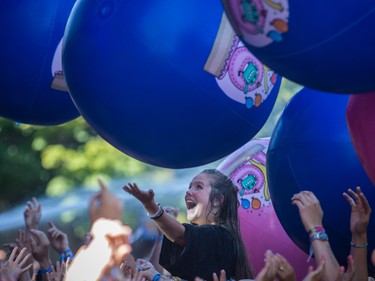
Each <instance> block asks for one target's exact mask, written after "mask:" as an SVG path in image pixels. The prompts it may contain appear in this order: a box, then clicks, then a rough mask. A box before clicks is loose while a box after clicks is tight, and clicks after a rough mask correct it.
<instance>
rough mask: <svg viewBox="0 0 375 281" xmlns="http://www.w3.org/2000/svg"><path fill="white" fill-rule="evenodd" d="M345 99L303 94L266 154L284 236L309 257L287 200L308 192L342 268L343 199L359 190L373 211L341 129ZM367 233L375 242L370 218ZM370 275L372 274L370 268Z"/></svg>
mask: <svg viewBox="0 0 375 281" xmlns="http://www.w3.org/2000/svg"><path fill="white" fill-rule="evenodd" d="M348 98H349V97H348V95H329V94H327V93H324V92H318V91H315V90H311V89H307V88H304V89H302V90H301V91H300V92H299V93H297V94H296V95H295V96H294V97H293V98H292V99H291V100H290V102H289V103H288V104H287V106H286V108H285V110H284V112H283V113H282V115H281V117H280V119H279V121H278V122H277V124H276V127H275V130H274V132H273V134H272V136H271V141H270V144H269V148H268V154H267V177H268V181H269V188H270V193H271V198H272V202H273V204H274V207H275V210H276V214H277V216H278V217H279V219H280V222H281V223H282V225H283V227H284V229H285V230H286V232H287V233H288V235H289V236H290V237H291V238H292V240H293V241H294V242H295V243H296V244H297V245H298V246H299V247H301V248H302V249H303V250H305V251H306V252H307V253H308V251H309V247H310V244H309V235H308V233H306V231H305V229H304V227H303V225H302V223H301V220H300V218H299V214H298V209H297V207H296V206H293V205H292V204H291V198H292V196H293V194H296V193H298V192H300V191H303V190H310V191H312V192H313V193H314V194H315V195H316V196H317V198H318V199H319V200H320V203H321V206H322V209H323V211H324V216H323V226H324V228H325V229H326V231H327V233H328V236H329V238H330V244H331V246H332V249H333V252H334V254H335V255H336V257H337V258H338V260H339V262H340V264H343V265H344V264H346V257H347V256H348V255H349V253H350V241H351V233H350V225H349V222H350V212H351V207H350V206H349V204H348V203H347V201H346V200H345V199H344V197H343V196H342V193H343V192H346V191H347V189H348V188H352V189H355V188H356V186H357V185H359V186H360V187H361V188H362V191H363V192H364V194H365V195H366V197H367V199H368V201H369V203H370V205H371V206H375V188H374V186H373V185H372V184H371V182H370V180H369V178H368V177H367V176H366V174H365V171H364V169H363V168H362V166H361V163H360V161H359V159H358V157H357V155H356V152H355V150H354V147H353V145H352V142H351V139H350V136H349V132H348V129H347V125H346V119H345V112H346V106H347V103H348ZM367 233H368V234H367V235H368V237H375V217H374V216H372V217H371V220H370V223H369V226H368V232H367ZM374 247H375V240H374V239H369V246H368V249H374ZM369 264H371V263H370V262H369ZM370 270H371V271H372V272H375V271H374V268H373V267H371V268H370Z"/></svg>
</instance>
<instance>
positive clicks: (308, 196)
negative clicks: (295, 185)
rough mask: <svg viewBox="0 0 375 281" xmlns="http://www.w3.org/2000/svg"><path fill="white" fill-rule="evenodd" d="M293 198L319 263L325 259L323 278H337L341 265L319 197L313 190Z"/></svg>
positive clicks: (328, 279) (324, 280)
mask: <svg viewBox="0 0 375 281" xmlns="http://www.w3.org/2000/svg"><path fill="white" fill-rule="evenodd" d="M291 200H292V204H293V205H295V206H297V208H298V211H299V215H300V218H301V221H302V224H303V226H304V227H305V230H306V232H307V233H308V235H309V237H310V243H311V246H310V247H311V250H312V251H313V254H314V257H315V260H316V262H317V264H321V263H322V260H323V258H324V259H325V266H324V269H323V274H322V278H321V280H322V281H332V280H335V279H336V278H337V273H338V272H339V270H340V267H339V264H338V262H337V260H336V257H335V256H334V254H333V252H332V249H331V246H330V244H329V241H328V235H327V233H326V231H325V229H324V227H323V210H322V208H321V206H320V202H319V200H318V198H316V196H315V194H314V193H312V192H311V191H301V192H299V193H297V194H294V195H293V197H292V198H291Z"/></svg>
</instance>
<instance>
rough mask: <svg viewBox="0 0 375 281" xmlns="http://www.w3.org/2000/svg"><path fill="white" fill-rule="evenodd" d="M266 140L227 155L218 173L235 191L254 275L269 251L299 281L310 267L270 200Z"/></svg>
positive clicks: (255, 141)
mask: <svg viewBox="0 0 375 281" xmlns="http://www.w3.org/2000/svg"><path fill="white" fill-rule="evenodd" d="M269 140H270V139H269V138H261V139H253V140H251V141H249V142H248V143H246V144H245V145H244V146H242V147H241V148H239V149H237V150H236V151H235V152H233V153H232V154H230V155H229V156H227V157H226V158H225V159H224V160H223V161H222V162H221V163H220V165H219V166H218V168H217V169H218V170H220V171H221V172H223V173H224V174H226V175H227V176H229V177H230V179H231V180H232V181H233V183H234V184H235V185H236V186H237V188H238V193H237V198H238V201H239V202H240V205H239V207H238V218H239V221H240V228H241V236H242V240H243V242H244V245H245V248H246V251H247V256H248V259H249V265H250V268H251V271H252V273H253V276H256V275H257V274H259V272H260V271H261V270H262V269H263V267H264V259H263V257H264V254H265V252H266V251H267V250H268V249H270V250H271V251H272V252H273V253H279V254H281V255H282V256H283V257H285V258H286V259H287V260H288V262H289V263H290V264H291V265H292V267H293V268H294V270H295V273H296V276H297V280H302V279H303V278H304V277H305V276H306V273H307V268H308V266H309V265H315V261H314V259H311V260H310V261H309V262H307V259H308V255H307V254H306V253H305V252H303V251H302V250H301V249H300V248H299V247H298V246H297V245H296V244H295V243H294V242H293V241H292V240H291V239H290V238H289V236H288V234H287V233H286V232H285V230H284V228H283V227H282V225H281V223H280V221H279V219H278V218H277V215H276V212H275V209H274V207H273V203H272V200H271V197H270V192H269V185H268V180H267V174H266V166H267V164H266V155H267V149H268V144H269Z"/></svg>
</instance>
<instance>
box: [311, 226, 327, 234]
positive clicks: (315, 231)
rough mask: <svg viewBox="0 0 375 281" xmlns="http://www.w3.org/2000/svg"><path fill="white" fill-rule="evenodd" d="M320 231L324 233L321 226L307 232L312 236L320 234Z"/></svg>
mask: <svg viewBox="0 0 375 281" xmlns="http://www.w3.org/2000/svg"><path fill="white" fill-rule="evenodd" d="M322 231H325V230H324V227H323V226H314V227H313V228H311V229H310V230H309V234H310V235H313V234H315V233H317V232H322Z"/></svg>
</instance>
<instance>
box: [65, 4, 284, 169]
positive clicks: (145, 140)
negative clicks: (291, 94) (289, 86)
mask: <svg viewBox="0 0 375 281" xmlns="http://www.w3.org/2000/svg"><path fill="white" fill-rule="evenodd" d="M222 16H223V8H222V6H221V4H220V2H217V1H215V0H209V1H201V0H191V1H175V0H155V1H151V2H149V3H147V5H145V4H144V3H143V2H142V1H129V0H128V1H117V0H99V1H94V0H79V1H77V3H76V5H75V7H74V9H73V11H72V14H71V16H70V18H69V21H68V24H67V28H66V31H65V36H64V49H63V68H64V73H65V75H66V81H67V83H68V86H69V89H70V94H71V96H72V98H73V100H74V102H75V104H76V105H77V107H78V109H79V111H80V112H81V113H82V116H83V117H84V118H85V120H86V121H87V122H88V124H90V125H91V127H92V128H93V129H94V130H95V131H96V132H97V133H98V134H99V135H100V136H101V137H103V138H104V139H105V140H106V141H107V142H108V143H110V144H112V145H113V146H114V147H116V148H117V149H119V150H121V151H122V152H124V153H126V154H127V155H129V156H131V157H133V158H136V159H138V160H140V161H142V162H145V163H149V164H152V165H155V166H161V167H167V168H187V167H194V166H199V165H203V164H206V163H210V162H212V161H215V160H218V159H220V158H222V157H224V156H226V155H228V154H230V153H231V152H233V151H234V150H236V149H237V148H239V147H240V146H242V145H243V144H245V143H247V142H248V141H249V140H250V139H251V138H252V137H253V136H254V135H255V134H256V133H257V132H258V131H259V130H260V129H261V127H262V126H263V124H264V123H265V121H266V120H267V118H268V116H269V114H270V112H271V110H272V108H273V105H274V103H275V100H276V97H277V94H278V90H279V86H280V80H281V78H280V77H278V76H277V75H276V74H275V73H274V72H273V71H271V70H270V69H269V68H267V67H265V66H263V65H261V64H260V63H259V61H258V60H257V59H255V58H254V56H253V55H252V54H250V53H249V51H248V50H247V48H246V47H244V46H243V44H242V43H241V42H240V41H239V39H238V37H237V36H235V33H234V31H233V30H232V29H231V26H230V24H229V22H228V21H226V19H225V17H224V18H222ZM219 27H220V28H219Z"/></svg>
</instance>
